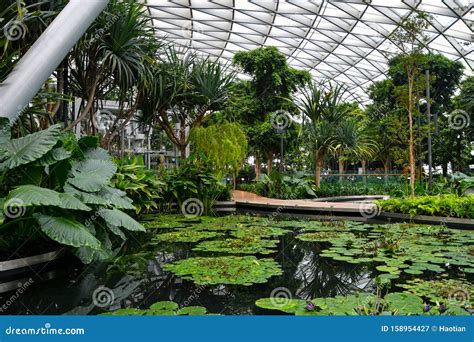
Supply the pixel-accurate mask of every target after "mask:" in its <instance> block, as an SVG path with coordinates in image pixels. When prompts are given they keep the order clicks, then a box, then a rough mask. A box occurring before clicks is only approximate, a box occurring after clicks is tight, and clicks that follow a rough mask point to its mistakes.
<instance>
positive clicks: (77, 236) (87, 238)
mask: <svg viewBox="0 0 474 342" xmlns="http://www.w3.org/2000/svg"><path fill="white" fill-rule="evenodd" d="M33 216H34V218H35V219H36V220H37V221H38V223H39V224H40V226H41V230H42V231H43V232H44V233H45V234H46V235H48V236H49V237H50V238H51V239H53V240H54V241H57V242H59V243H62V244H64V245H68V246H73V247H90V248H92V249H100V247H101V246H100V241H99V240H97V239H96V238H95V237H94V236H93V235H92V234H91V233H90V232H89V231H88V230H87V228H86V227H85V226H83V225H82V224H81V223H79V222H77V221H75V220H73V219H67V218H65V217H55V216H49V215H44V214H38V213H36V214H34V215H33Z"/></svg>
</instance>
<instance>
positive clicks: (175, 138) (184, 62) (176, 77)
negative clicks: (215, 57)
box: [138, 47, 234, 158]
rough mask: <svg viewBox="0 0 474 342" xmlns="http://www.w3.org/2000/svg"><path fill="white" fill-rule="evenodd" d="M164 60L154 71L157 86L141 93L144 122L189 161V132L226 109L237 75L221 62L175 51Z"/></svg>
mask: <svg viewBox="0 0 474 342" xmlns="http://www.w3.org/2000/svg"><path fill="white" fill-rule="evenodd" d="M161 57H162V58H161V60H160V62H159V63H158V65H156V67H155V68H154V69H153V82H152V83H151V84H149V85H148V86H145V87H144V88H141V89H138V90H139V91H140V92H142V93H143V96H144V102H143V105H142V106H141V107H140V109H142V112H143V117H142V121H143V122H144V123H146V124H149V125H153V126H158V127H160V128H161V129H163V131H164V132H165V133H166V135H167V136H168V137H169V138H170V140H171V141H172V142H173V144H174V145H175V146H176V147H177V148H178V149H179V150H180V152H181V156H182V157H183V158H185V157H186V147H187V146H188V144H189V135H188V134H187V131H189V130H190V129H192V128H195V127H198V126H200V125H201V124H202V123H203V122H204V120H205V119H206V118H207V117H208V116H209V115H210V114H212V113H213V112H215V111H216V110H219V109H222V108H223V106H224V104H225V103H226V101H227V98H228V94H229V87H230V85H231V83H232V81H233V79H234V73H232V72H230V71H229V69H228V68H227V67H226V66H222V65H221V64H220V63H219V62H218V61H212V60H211V59H210V58H201V57H198V56H197V54H196V53H194V52H190V51H178V50H176V49H174V48H173V47H170V48H168V49H167V51H166V53H165V54H164V55H163V56H161ZM177 124H179V130H178V131H176V126H177Z"/></svg>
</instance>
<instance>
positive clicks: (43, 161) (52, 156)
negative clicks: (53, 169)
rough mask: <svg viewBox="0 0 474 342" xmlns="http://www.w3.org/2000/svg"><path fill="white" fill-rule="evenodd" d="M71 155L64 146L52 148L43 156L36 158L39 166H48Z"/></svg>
mask: <svg viewBox="0 0 474 342" xmlns="http://www.w3.org/2000/svg"><path fill="white" fill-rule="evenodd" d="M69 157H71V152H69V151H68V150H66V149H65V148H64V147H58V148H53V149H52V150H51V151H49V152H48V153H46V154H45V155H44V156H43V157H41V158H40V159H39V160H38V163H39V164H40V165H41V166H49V165H52V164H55V163H57V162H58V161H61V160H65V159H68V158H69Z"/></svg>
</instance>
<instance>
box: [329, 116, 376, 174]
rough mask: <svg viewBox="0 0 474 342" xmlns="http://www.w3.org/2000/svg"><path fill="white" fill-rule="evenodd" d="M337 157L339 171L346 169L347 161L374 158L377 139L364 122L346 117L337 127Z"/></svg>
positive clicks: (363, 160)
mask: <svg viewBox="0 0 474 342" xmlns="http://www.w3.org/2000/svg"><path fill="white" fill-rule="evenodd" d="M335 140H336V142H337V146H336V148H335V150H336V157H337V158H338V161H339V173H341V174H342V173H343V172H344V171H345V163H346V162H347V161H348V160H350V159H353V160H357V161H362V164H363V165H364V164H365V161H366V160H367V159H369V158H372V157H373V156H374V155H375V154H376V153H377V150H378V145H377V143H376V141H375V140H374V139H373V138H372V137H371V135H370V134H369V132H368V130H367V127H366V125H365V124H364V123H360V122H359V121H357V120H356V119H355V118H346V119H344V120H342V121H341V122H340V123H339V124H338V125H337V127H336V137H335Z"/></svg>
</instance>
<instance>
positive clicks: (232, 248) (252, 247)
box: [193, 237, 278, 254]
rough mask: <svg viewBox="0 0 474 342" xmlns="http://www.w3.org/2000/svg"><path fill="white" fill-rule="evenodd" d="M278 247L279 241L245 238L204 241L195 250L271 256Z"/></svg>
mask: <svg viewBox="0 0 474 342" xmlns="http://www.w3.org/2000/svg"><path fill="white" fill-rule="evenodd" d="M277 245H278V240H264V239H259V238H252V237H250V238H249V237H244V238H241V239H225V240H216V241H204V242H201V243H200V244H198V245H197V246H196V247H195V248H193V250H195V251H204V252H221V253H232V254H257V253H259V254H271V253H275V252H276V251H275V250H274V249H272V248H275V247H277Z"/></svg>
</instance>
